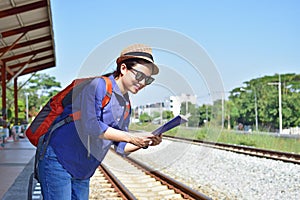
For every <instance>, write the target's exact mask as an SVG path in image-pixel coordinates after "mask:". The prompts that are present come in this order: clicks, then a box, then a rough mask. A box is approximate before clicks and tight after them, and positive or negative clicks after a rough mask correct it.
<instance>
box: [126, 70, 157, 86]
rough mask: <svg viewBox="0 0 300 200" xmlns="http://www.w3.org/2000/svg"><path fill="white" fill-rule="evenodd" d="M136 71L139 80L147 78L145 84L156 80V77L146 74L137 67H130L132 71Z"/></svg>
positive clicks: (136, 77) (136, 78)
mask: <svg viewBox="0 0 300 200" xmlns="http://www.w3.org/2000/svg"><path fill="white" fill-rule="evenodd" d="M131 70H132V71H134V72H136V73H135V80H137V81H138V82H141V81H142V80H144V79H145V84H146V85H150V84H151V83H152V82H153V81H154V78H152V77H151V76H146V75H145V74H144V73H143V72H140V71H138V70H136V69H133V68H132V69H130V71H131Z"/></svg>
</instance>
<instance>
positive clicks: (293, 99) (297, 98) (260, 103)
mask: <svg viewBox="0 0 300 200" xmlns="http://www.w3.org/2000/svg"><path fill="white" fill-rule="evenodd" d="M280 76H281V90H282V118H283V120H282V121H283V127H284V128H288V127H295V126H299V125H300V120H299V118H300V75H299V74H283V75H280ZM278 77H279V75H278V74H275V75H273V76H264V77H260V78H256V79H252V80H250V81H247V82H244V85H245V86H244V87H241V88H240V87H239V88H235V89H233V90H232V91H231V95H230V96H229V101H231V102H233V104H234V105H235V107H236V109H237V110H238V117H236V118H235V120H236V122H238V123H243V124H246V125H254V124H255V103H256V105H257V114H258V122H259V127H260V128H262V129H264V130H268V131H270V130H271V131H273V130H276V129H278V128H279V117H278V116H279V109H278V103H279V100H278V95H279V94H278V85H270V84H269V83H277V84H278V80H279V78H278ZM255 97H256V98H255ZM232 114H233V113H232V112H231V115H232Z"/></svg>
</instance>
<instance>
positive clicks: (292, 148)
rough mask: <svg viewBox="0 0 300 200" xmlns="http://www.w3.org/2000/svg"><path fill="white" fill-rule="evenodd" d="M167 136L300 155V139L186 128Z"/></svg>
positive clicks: (142, 127)
mask: <svg viewBox="0 0 300 200" xmlns="http://www.w3.org/2000/svg"><path fill="white" fill-rule="evenodd" d="M157 127H158V125H153V124H140V125H137V124H132V125H131V126H130V129H132V130H144V131H153V130H155V129H156V128H157ZM165 134H167V135H171V136H177V137H185V138H191V139H199V140H205V141H211V142H221V143H227V144H237V145H245V146H252V147H257V148H262V149H270V150H276V151H283V152H293V153H297V154H300V139H299V138H297V139H296V138H282V137H275V136H271V135H266V134H258V133H246V134H244V133H236V132H233V131H228V130H222V131H221V130H220V129H218V128H215V127H207V128H197V129H190V128H186V127H183V126H182V127H177V128H174V129H172V130H170V131H168V132H166V133H165Z"/></svg>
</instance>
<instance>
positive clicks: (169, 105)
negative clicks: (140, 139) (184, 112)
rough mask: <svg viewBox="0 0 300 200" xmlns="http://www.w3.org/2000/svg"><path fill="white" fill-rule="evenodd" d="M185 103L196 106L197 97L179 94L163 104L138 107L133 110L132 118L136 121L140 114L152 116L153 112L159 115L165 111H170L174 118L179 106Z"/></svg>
mask: <svg viewBox="0 0 300 200" xmlns="http://www.w3.org/2000/svg"><path fill="white" fill-rule="evenodd" d="M185 102H187V103H188V102H190V103H192V104H196V103H197V97H196V96H195V95H189V94H181V95H180V96H170V97H169V99H167V100H165V101H164V102H156V103H152V104H146V105H140V106H137V107H136V108H134V109H135V113H134V118H136V119H138V118H139V116H140V115H141V114H142V113H147V114H148V115H150V116H153V114H154V113H155V112H158V113H161V112H163V111H166V110H169V111H171V112H172V113H173V114H174V116H176V115H179V114H180V107H181V104H182V103H185Z"/></svg>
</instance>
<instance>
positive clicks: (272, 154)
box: [164, 135, 300, 164]
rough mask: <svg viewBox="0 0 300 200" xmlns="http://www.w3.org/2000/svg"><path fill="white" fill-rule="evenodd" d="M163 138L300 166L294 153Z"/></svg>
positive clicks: (297, 156)
mask: <svg viewBox="0 0 300 200" xmlns="http://www.w3.org/2000/svg"><path fill="white" fill-rule="evenodd" d="M164 137H165V138H167V139H171V140H176V141H181V142H182V141H185V142H191V143H193V144H198V145H199V144H201V145H205V146H209V147H212V148H217V149H221V150H227V151H232V152H236V153H242V154H246V155H251V156H257V157H261V158H268V159H273V160H280V161H284V162H290V163H294V164H300V154H296V153H288V152H282V151H273V150H267V149H260V148H254V147H249V146H242V145H234V144H225V143H217V142H208V141H203V140H195V139H188V138H181V137H175V136H167V135H164Z"/></svg>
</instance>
